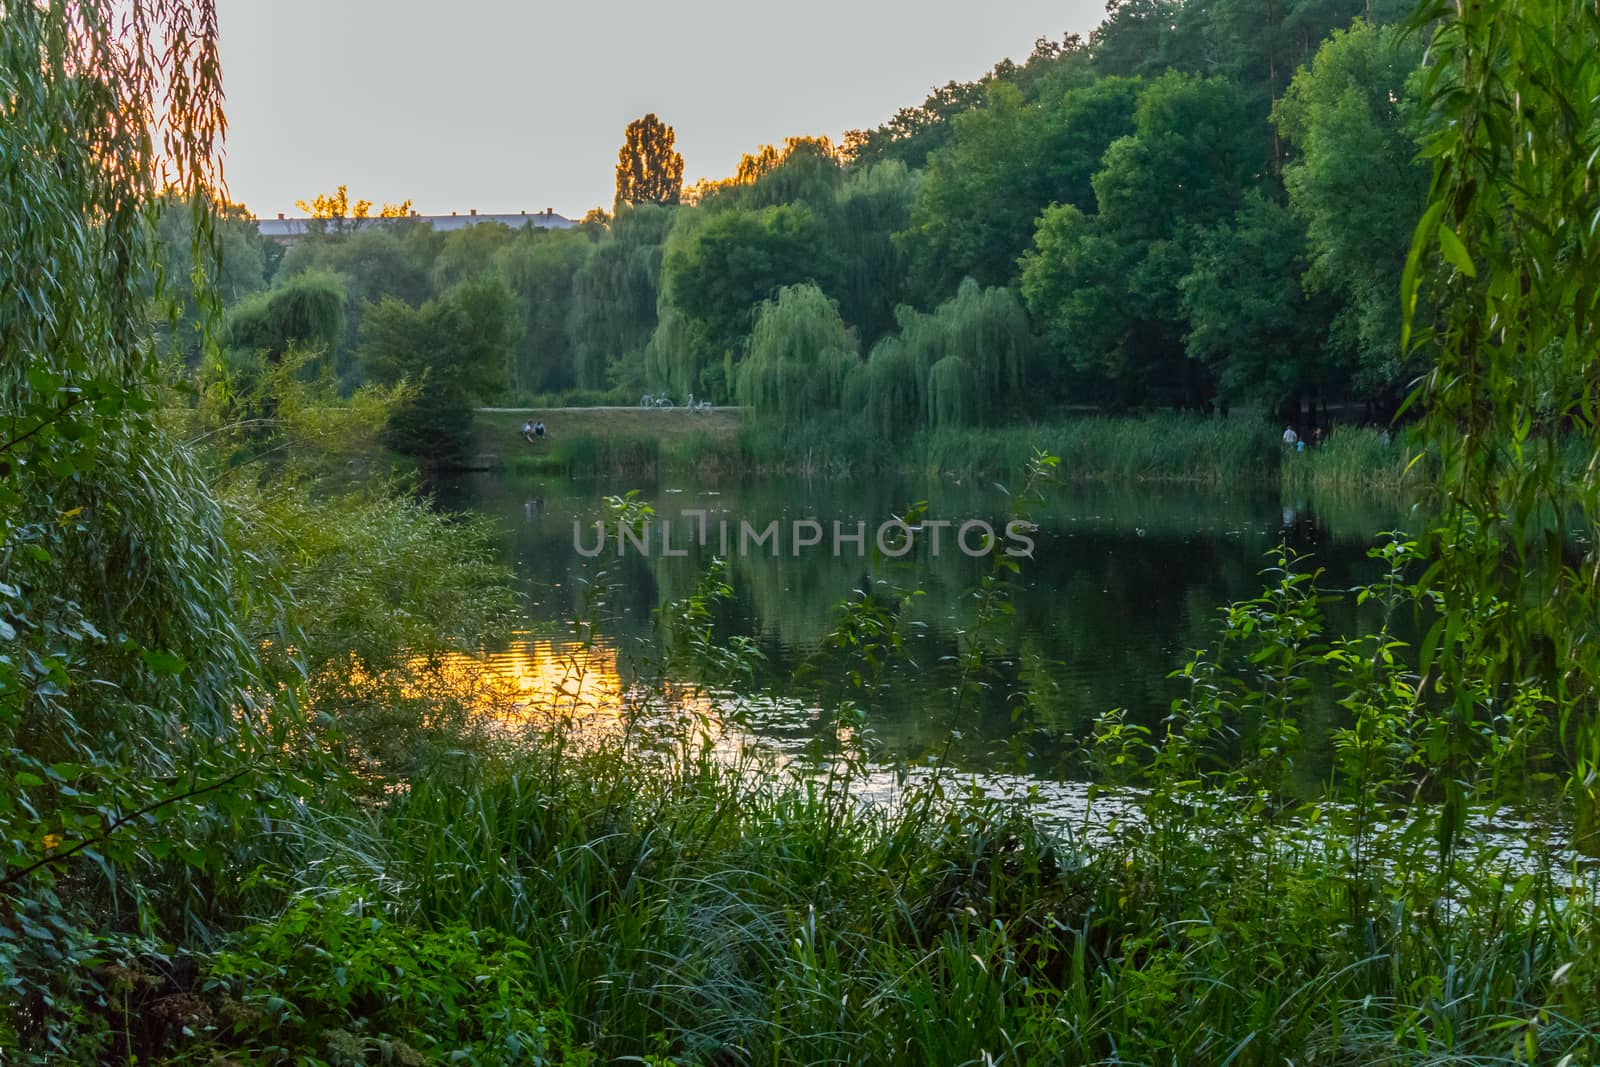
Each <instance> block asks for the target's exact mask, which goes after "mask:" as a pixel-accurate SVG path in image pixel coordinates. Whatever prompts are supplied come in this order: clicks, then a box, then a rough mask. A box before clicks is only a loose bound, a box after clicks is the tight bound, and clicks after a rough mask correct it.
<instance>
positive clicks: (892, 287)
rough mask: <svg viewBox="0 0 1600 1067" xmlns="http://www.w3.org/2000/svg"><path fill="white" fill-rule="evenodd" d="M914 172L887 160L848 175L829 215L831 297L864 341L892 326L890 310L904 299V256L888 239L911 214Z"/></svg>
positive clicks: (914, 191) (901, 164)
mask: <svg viewBox="0 0 1600 1067" xmlns="http://www.w3.org/2000/svg"><path fill="white" fill-rule="evenodd" d="M918 180H919V179H918V176H917V175H915V174H913V173H912V172H911V171H909V170H907V169H906V167H905V164H903V163H900V162H897V161H891V162H888V163H880V164H878V165H877V166H873V167H868V168H864V169H862V170H858V171H855V172H852V173H851V174H849V176H848V177H847V178H846V179H845V181H844V182H843V183H842V184H841V185H840V186H839V187H838V189H837V191H836V193H835V195H834V204H833V208H832V211H831V212H830V215H829V220H830V227H831V230H832V242H831V243H832V245H833V249H834V252H835V256H836V258H837V260H838V264H839V268H838V269H839V278H838V283H837V285H835V287H834V290H833V292H834V295H836V296H837V297H838V298H839V310H840V312H841V313H842V314H843V315H844V318H845V321H846V322H848V323H849V324H850V325H852V326H854V327H855V328H856V332H857V333H859V334H860V335H861V341H862V344H864V345H869V346H870V345H872V344H874V343H875V342H876V341H877V340H878V338H880V337H882V336H883V335H884V334H885V333H887V332H889V331H890V330H891V329H893V328H894V309H895V308H896V307H898V306H899V305H901V304H903V303H906V302H907V300H908V290H907V287H906V256H905V252H904V250H903V249H902V248H901V246H900V244H898V243H897V242H896V241H895V240H894V235H895V234H896V233H898V232H899V231H901V230H904V229H905V228H906V226H907V225H908V223H909V221H910V218H911V205H912V203H913V201H914V200H915V199H916V193H917V182H918Z"/></svg>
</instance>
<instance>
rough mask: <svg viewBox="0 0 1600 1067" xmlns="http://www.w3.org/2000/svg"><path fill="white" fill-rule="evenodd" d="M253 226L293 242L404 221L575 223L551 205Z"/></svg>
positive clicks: (462, 225)
mask: <svg viewBox="0 0 1600 1067" xmlns="http://www.w3.org/2000/svg"><path fill="white" fill-rule="evenodd" d="M255 222H256V229H257V231H258V232H259V233H260V234H261V236H263V237H265V238H267V239H268V240H269V241H276V242H278V243H279V244H281V245H285V246H288V245H293V244H296V243H298V242H299V240H300V239H301V238H302V237H304V236H306V234H308V233H318V232H321V231H323V230H334V231H342V232H345V233H354V232H355V231H357V230H365V229H371V228H373V227H376V226H394V225H400V224H405V223H423V224H426V225H428V226H430V227H432V228H433V229H435V230H439V231H441V232H445V233H448V232H450V231H451V230H463V229H466V228H467V227H468V226H476V225H478V224H479V223H481V222H498V223H499V224H500V225H502V226H509V227H511V228H512V229H513V230H517V229H521V228H522V227H524V226H537V227H538V228H539V229H541V230H567V229H571V228H572V227H574V226H576V225H578V224H577V223H576V222H574V221H572V220H571V219H569V218H567V217H566V216H565V215H557V214H556V213H555V209H554V208H545V209H544V210H543V211H535V212H532V213H531V214H530V213H529V212H526V211H519V212H517V213H516V214H495V215H488V214H485V215H480V214H478V212H477V209H476V208H474V209H473V210H471V211H469V212H467V213H466V214H465V215H462V214H459V213H457V212H454V211H452V212H450V214H448V215H406V216H404V217H400V218H387V219H385V218H365V219H308V218H286V217H284V215H283V214H282V213H280V214H279V215H278V217H277V218H275V219H256V220H255Z"/></svg>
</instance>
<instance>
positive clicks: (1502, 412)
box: [1401, 0, 1600, 1009]
mask: <svg viewBox="0 0 1600 1067" xmlns="http://www.w3.org/2000/svg"><path fill="white" fill-rule="evenodd" d="M1417 22H1418V24H1419V25H1432V26H1433V27H1434V29H1435V33H1434V36H1433V40H1432V43H1431V44H1430V45H1429V52H1430V55H1431V56H1432V62H1431V63H1430V65H1429V67H1428V68H1427V71H1426V74H1425V94H1424V99H1425V106H1426V108H1427V111H1428V112H1429V113H1431V114H1433V115H1434V116H1435V120H1436V121H1435V125H1434V126H1433V128H1432V132H1431V133H1430V135H1429V136H1428V138H1427V139H1426V140H1425V142H1424V147H1423V152H1422V155H1423V157H1424V158H1427V159H1431V160H1433V178H1432V184H1431V187H1430V190H1429V196H1428V200H1429V203H1428V207H1427V209H1426V210H1425V211H1424V213H1423V214H1422V218H1421V221H1420V222H1419V223H1418V225H1417V227H1416V229H1415V231H1414V233H1413V237H1412V244H1411V250H1410V254H1409V257H1408V260H1407V262H1406V266H1405V269H1404V272H1403V274H1402V280H1401V310H1402V314H1403V316H1404V324H1405V329H1404V332H1403V333H1402V346H1403V347H1404V346H1405V345H1406V344H1407V343H1409V344H1410V345H1411V346H1412V347H1413V348H1419V349H1422V350H1424V351H1430V352H1431V353H1432V354H1433V357H1434V366H1433V368H1432V369H1431V371H1430V372H1429V373H1428V374H1427V376H1426V377H1425V378H1424V380H1423V382H1422V385H1421V387H1420V388H1419V390H1418V391H1417V393H1416V394H1415V395H1414V396H1413V398H1412V401H1411V403H1413V404H1415V405H1416V406H1417V407H1418V408H1420V410H1421V411H1422V413H1423V416H1422V425H1423V428H1424V430H1425V432H1426V433H1427V436H1428V441H1429V444H1430V445H1431V446H1432V448H1433V449H1434V450H1435V451H1436V453H1437V463H1438V469H1439V477H1438V483H1437V492H1438V501H1437V506H1438V511H1439V516H1438V519H1437V520H1436V522H1435V525H1434V529H1433V530H1432V532H1431V534H1430V536H1429V538H1428V539H1427V541H1428V547H1429V549H1430V552H1431V554H1432V555H1433V557H1434V560H1435V562H1434V565H1433V566H1431V567H1430V568H1429V570H1428V571H1427V574H1426V576H1425V578H1424V579H1423V589H1425V591H1426V592H1427V594H1428V596H1429V597H1430V600H1431V604H1432V606H1433V608H1434V610H1435V612H1436V619H1437V621H1436V622H1435V623H1434V626H1433V629H1432V630H1431V632H1430V633H1429V635H1428V636H1427V638H1426V639H1425V640H1424V641H1423V642H1422V654H1421V659H1420V666H1421V673H1422V675H1423V677H1424V678H1425V679H1426V680H1427V682H1428V683H1429V687H1430V688H1431V689H1432V690H1434V691H1435V692H1437V693H1438V694H1439V696H1440V697H1441V698H1442V702H1443V704H1444V707H1443V710H1442V714H1441V715H1440V716H1438V719H1437V725H1436V726H1435V727H1434V728H1433V730H1432V732H1431V734H1430V736H1429V739H1428V744H1429V750H1428V751H1429V754H1430V757H1431V759H1430V763H1431V765H1432V766H1433V768H1435V774H1436V776H1437V780H1438V781H1439V783H1440V786H1441V789H1442V791H1443V794H1444V796H1443V799H1444V805H1443V811H1442V813H1441V816H1440V818H1441V826H1440V828H1439V829H1440V833H1439V839H1440V844H1441V853H1442V856H1441V858H1442V859H1449V858H1450V857H1451V856H1452V855H1453V852H1452V851H1451V848H1450V846H1451V844H1452V842H1456V841H1459V840H1460V839H1461V835H1462V833H1463V830H1464V827H1465V824H1466V820H1467V818H1468V810H1469V808H1470V807H1471V805H1472V804H1473V803H1475V802H1478V801H1481V799H1482V798H1481V797H1474V796H1473V795H1472V793H1471V792H1470V786H1469V784H1468V782H1467V780H1469V779H1470V778H1471V774H1472V770H1473V767H1474V764H1475V763H1476V761H1477V760H1478V759H1479V758H1480V757H1481V754H1482V751H1483V750H1482V745H1481V739H1482V738H1484V737H1485V736H1487V737H1491V738H1492V737H1493V736H1494V735H1495V732H1496V730H1497V729H1499V728H1501V727H1502V724H1503V722H1504V717H1505V716H1506V715H1507V711H1506V710H1505V709H1504V707H1503V706H1502V705H1503V704H1504V703H1509V702H1511V701H1521V702H1523V703H1524V704H1525V705H1526V704H1528V703H1529V702H1532V704H1533V706H1536V707H1546V708H1549V709H1550V713H1551V715H1552V717H1553V719H1554V721H1557V722H1559V727H1560V739H1561V742H1562V748H1563V750H1564V751H1563V755H1564V757H1565V758H1566V760H1568V761H1569V762H1568V764H1567V766H1568V768H1569V769H1570V771H1571V774H1570V776H1569V777H1568V779H1567V783H1566V785H1567V790H1568V793H1567V799H1568V800H1569V801H1570V802H1571V803H1572V805H1573V811H1572V815H1573V816H1574V818H1573V825H1574V826H1575V828H1576V830H1577V831H1578V838H1579V840H1578V842H1577V844H1578V845H1579V847H1580V848H1584V849H1586V850H1587V851H1589V852H1590V854H1591V855H1593V854H1600V724H1597V717H1596V716H1597V709H1600V648H1597V643H1596V617H1597V606H1600V547H1597V545H1600V536H1597V534H1600V464H1597V463H1596V462H1595V460H1594V459H1593V457H1594V456H1595V455H1596V454H1597V453H1600V407H1597V404H1596V382H1597V381H1600V215H1597V208H1596V203H1597V202H1596V184H1595V160H1596V158H1597V157H1600V12H1597V11H1596V9H1595V6H1594V4H1593V3H1592V2H1590V0H1508V2H1506V3H1499V4H1466V5H1460V6H1457V5H1456V4H1454V3H1447V2H1443V0H1430V2H1429V3H1428V4H1426V5H1425V6H1424V7H1423V9H1422V10H1421V11H1420V12H1419V13H1418V16H1417ZM1574 452H1577V453H1578V454H1581V455H1582V456H1584V457H1585V463H1584V465H1583V466H1582V467H1581V468H1574V467H1572V466H1571V464H1570V458H1569V457H1570V456H1571V455H1572V454H1573V453H1574ZM1560 862H1561V866H1565V865H1566V860H1565V859H1563V860H1562V861H1560ZM1441 867H1442V868H1443V872H1442V873H1444V874H1446V875H1448V874H1449V865H1448V864H1441ZM1450 891H1452V890H1451V889H1446V890H1444V891H1443V892H1450ZM1443 892H1440V891H1438V889H1437V887H1433V888H1432V889H1431V890H1430V893H1429V899H1437V898H1438V897H1439V896H1441V895H1443ZM1585 896H1587V893H1586V894H1585ZM1591 903H1592V898H1591ZM1589 930H1590V937H1589V938H1588V939H1587V943H1585V944H1580V945H1573V946H1571V947H1570V948H1567V947H1565V946H1564V947H1563V949H1562V951H1563V953H1570V955H1569V956H1568V957H1567V958H1569V959H1571V960H1573V961H1575V963H1576V970H1577V971H1579V972H1581V973H1577V974H1574V975H1572V976H1570V977H1569V979H1568V981H1570V982H1573V983H1574V985H1573V987H1572V988H1573V989H1574V990H1577V989H1585V990H1592V989H1593V988H1594V986H1595V983H1596V982H1597V981H1600V972H1597V965H1596V961H1597V960H1600V951H1597V949H1600V945H1597V944H1596V939H1595V937H1594V934H1593V930H1594V926H1593V923H1592V922H1591V923H1590V924H1589ZM1557 984H1559V983H1557ZM1573 996H1574V997H1576V996H1580V994H1576V993H1574V994H1573ZM1574 1003H1576V1002H1574ZM1593 1003H1594V999H1593V997H1592V996H1588V997H1586V1004H1587V1007H1588V1008H1590V1009H1592V1007H1593Z"/></svg>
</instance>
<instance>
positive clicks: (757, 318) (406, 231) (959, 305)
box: [171, 0, 1428, 452]
mask: <svg viewBox="0 0 1600 1067" xmlns="http://www.w3.org/2000/svg"><path fill="white" fill-rule="evenodd" d="M1397 13H1398V8H1394V7H1393V5H1385V4H1383V3H1376V4H1375V3H1368V2H1365V0H1302V2H1298V3H1292V2H1291V3H1269V4H1259V3H1244V2H1243V0H1122V2H1117V3H1113V4H1112V5H1111V6H1110V8H1109V9H1108V17H1107V19H1106V21H1105V22H1104V23H1103V24H1102V25H1101V26H1100V27H1099V28H1098V29H1097V30H1095V31H1094V32H1093V33H1092V34H1091V35H1090V36H1089V37H1088V39H1087V40H1084V39H1081V38H1078V37H1075V36H1074V37H1068V38H1066V39H1065V40H1063V41H1060V42H1055V41H1048V40H1041V41H1040V42H1039V43H1038V45H1037V46H1036V48H1035V50H1034V52H1033V54H1032V55H1031V56H1030V57H1029V58H1028V59H1027V61H1026V62H1023V63H1020V64H1019V63H1013V62H1010V61H1007V62H1002V63H1001V64H999V65H998V66H996V67H995V68H994V69H993V70H992V71H991V72H990V73H989V74H988V75H986V76H985V77H983V78H981V79H979V80H978V81H977V82H973V83H954V82H952V83H950V84H949V85H946V86H944V87H942V88H940V89H937V90H935V91H934V92H933V93H932V94H931V95H930V96H929V97H928V98H927V100H926V101H924V102H923V103H922V104H921V105H918V106H916V107H910V108H906V109H902V110H901V111H900V112H899V113H897V114H896V115H895V116H893V117H892V118H891V119H890V120H889V121H887V122H885V123H884V124H883V125H881V126H879V127H877V128H876V129H872V130H864V131H853V132H851V133H850V134H848V135H847V136H846V137H845V139H844V142H843V144H842V145H834V144H832V143H831V142H829V141H828V140H827V139H826V138H817V137H796V138H791V139H789V140H788V141H787V142H785V143H784V144H783V145H782V146H765V147H764V148H762V149H760V150H758V151H757V152H754V153H752V154H750V155H747V156H746V157H745V158H744V160H743V161H742V162H741V164H740V166H739V167H738V169H737V172H736V173H735V174H734V175H732V176H730V177H729V178H727V179H725V180H721V181H702V182H700V183H697V184H695V185H691V186H688V187H685V186H684V185H683V180H682V175H683V159H682V157H681V156H680V155H678V154H677V152H676V151H675V149H674V146H673V130H672V128H671V127H670V126H667V125H666V124H665V123H663V122H662V121H661V120H660V119H658V118H657V117H656V116H655V115H647V116H645V117H644V118H642V119H640V120H639V121H637V122H635V123H632V124H631V125H630V126H629V127H628V130H627V131H626V139H625V143H624V145H623V147H622V150H621V152H620V153H619V161H618V166H617V172H616V177H617V198H616V201H615V203H614V204H613V206H612V210H611V211H610V212H605V211H600V210H598V209H597V210H596V211H593V212H590V214H589V216H588V217H587V218H586V219H585V221H584V222H583V223H582V224H581V225H579V226H577V227H575V228H573V229H570V230H548V231H547V230H539V229H536V228H531V227H529V228H525V229H523V230H521V231H513V230H511V229H508V228H506V227H502V226H497V225H490V224H480V225H477V226H474V227H471V228H468V229H464V230H461V231H458V232H454V233H450V234H439V233H434V232H433V231H432V230H431V229H429V228H428V227H426V226H425V225H419V224H407V223H405V222H403V221H402V222H399V223H390V224H386V225H382V226H366V227H363V226H355V227H335V228H330V230H329V232H327V233H323V234H313V235H311V236H309V237H307V238H306V239H305V240H304V241H303V242H302V243H301V244H299V245H298V246H296V247H294V248H292V249H290V250H288V251H287V253H286V254H282V255H281V261H278V262H274V261H273V257H272V253H274V252H275V251H276V250H271V249H264V248H263V247H262V246H261V244H260V242H259V241H258V240H257V241H256V242H255V246H254V247H252V245H251V241H252V238H251V235H250V233H249V225H248V222H247V221H245V220H244V218H243V217H242V213H240V214H238V215H236V216H234V217H230V218H225V219H224V220H223V222H222V229H223V230H224V232H225V233H228V232H230V231H232V234H233V235H232V236H231V237H230V238H228V240H227V241H226V242H225V249H224V257H223V262H224V267H223V268H222V269H223V272H224V274H225V275H227V276H226V277H224V278H223V279H221V281H222V283H223V284H222V289H223V292H224V295H225V297H227V298H229V299H230V300H231V301H232V302H231V305H230V307H229V311H228V317H227V331H226V334H225V336H226V338H227V349H228V350H227V353H226V355H225V358H224V359H223V360H222V361H221V365H222V366H224V367H226V368H229V373H234V374H237V373H253V371H252V370H251V368H252V367H255V366H256V365H257V364H259V362H260V361H261V360H262V359H267V360H271V359H274V358H276V357H275V355H274V353H278V352H280V351H281V350H283V349H285V348H287V347H288V346H290V345H298V346H300V347H305V348H311V347H314V348H316V349H317V350H319V351H320V352H321V353H323V355H322V356H321V357H320V358H321V361H322V363H323V364H325V368H324V369H325V370H326V371H327V373H330V374H332V375H333V376H335V377H336V378H337V379H338V380H339V381H340V382H341V383H343V385H344V386H345V387H346V388H347V389H354V388H356V387H358V386H360V385H361V384H362V383H365V382H369V381H371V382H380V383H385V384H392V383H393V382H395V381H397V380H400V379H408V380H412V381H422V380H425V381H426V382H427V384H426V385H425V386H424V387H423V389H422V391H421V394H420V395H419V397H418V399H417V400H416V404H417V405H418V408H419V411H421V412H424V413H426V415H427V417H426V418H424V419H423V422H425V423H427V429H426V432H425V433H423V438H425V439H426V440H427V441H428V442H431V445H430V447H431V448H432V450H433V451H434V452H438V451H439V450H440V449H441V448H444V449H448V448H453V447H457V446H458V445H459V444H460V443H461V441H462V440H464V435H465V432H466V431H465V426H464V422H463V419H464V418H465V417H466V415H467V413H469V411H470V406H471V405H472V404H473V403H480V402H487V403H508V404H509V403H516V402H527V401H530V400H531V399H532V398H535V397H539V398H542V399H548V398H549V397H550V396H551V395H552V394H562V393H565V394H571V393H573V392H574V391H582V392H583V393H585V394H588V397H589V398H590V399H594V400H612V401H619V400H620V401H626V400H627V399H628V398H630V397H631V398H637V396H638V395H639V394H640V393H641V392H644V391H666V392H669V393H672V394H675V395H677V396H678V397H680V398H681V397H682V396H683V395H685V394H689V393H693V394H695V395H697V396H701V397H710V398H713V399H715V400H718V401H722V402H738V403H742V404H747V405H750V406H752V407H754V408H756V409H757V410H759V411H764V412H768V413H770V414H772V415H774V416H778V417H782V418H786V419H787V418H801V419H809V418H816V417H820V416H823V415H826V414H828V413H834V412H840V413H846V414H849V415H851V416H852V417H856V416H860V417H863V418H865V419H867V420H869V421H870V422H871V424H873V425H874V426H876V427H879V428H880V429H881V430H882V432H884V433H886V434H893V433H898V432H902V431H905V430H908V429H913V428H916V427H924V426H939V425H947V424H962V425H970V424H992V423H997V422H1002V421H1005V420H1008V419H1013V418H1017V417H1023V416H1037V415H1045V414H1049V413H1051V412H1053V411H1056V410H1059V409H1062V408H1065V407H1077V406H1085V405H1087V406H1094V407H1098V408H1101V409H1106V410H1132V409H1141V408H1159V407H1178V408H1184V409H1189V410H1198V411H1211V410H1216V409H1221V410H1224V411H1226V410H1227V409H1228V408H1230V407H1233V406H1249V407H1252V408H1260V409H1266V410H1270V411H1275V412H1278V413H1280V414H1282V415H1283V416H1284V417H1300V415H1299V413H1301V412H1303V411H1305V410H1306V409H1307V408H1308V407H1310V406H1313V405H1318V404H1329V403H1343V404H1345V405H1346V406H1347V408H1348V407H1350V406H1352V405H1353V406H1354V407H1355V408H1356V409H1357V410H1360V411H1362V412H1364V413H1365V414H1366V415H1367V416H1368V417H1372V418H1386V417H1388V416H1389V415H1391V414H1392V413H1393V411H1394V409H1395V407H1396V406H1397V404H1398V400H1399V398H1400V397H1401V396H1403V395H1404V392H1405V390H1406V387H1407V385H1408V383H1409V382H1410V381H1411V380H1412V379H1413V378H1414V377H1415V374H1416V371H1417V368H1418V365H1419V364H1418V357H1417V355H1416V354H1413V355H1412V356H1411V357H1407V356H1405V355H1403V354H1402V352H1401V349H1400V344H1399V334H1400V330H1399V320H1398V304H1397V301H1396V300H1395V293H1396V292H1398V287H1399V283H1400V274H1401V270H1402V268H1403V265H1404V261H1405V256H1406V251H1407V241H1408V235H1409V234H1410V233H1411V230H1412V228H1413V226H1414V224H1415V221H1416V219H1417V217H1418V216H1419V215H1420V212H1421V207H1422V204H1423V202H1424V199H1425V195H1426V186H1427V176H1428V168H1427V166H1426V164H1425V163H1424V162H1420V161H1419V160H1418V158H1417V155H1418V153H1417V142H1418V138H1419V137H1420V136H1422V134H1423V132H1424V131H1425V129H1426V125H1427V124H1426V121H1425V120H1426V116H1425V115H1424V114H1422V108H1421V106H1420V104H1419V92H1418V90H1417V88H1416V85H1417V82H1418V78H1419V77H1420V68H1421V67H1422V56H1423V46H1424V44H1425V43H1426V42H1425V40H1424V36H1423V35H1422V34H1420V33H1417V32H1416V31H1409V32H1408V31H1405V30H1403V28H1402V27H1400V26H1398V25H1396V24H1395V23H1394V21H1393V19H1392V17H1391V16H1393V15H1395V14H1397ZM339 195H340V196H341V197H342V196H343V195H344V194H343V190H341V191H340V194H339ZM323 199H330V198H323ZM174 214H178V215H181V213H174ZM178 246H181V242H173V243H172V244H171V247H178ZM241 264H242V265H243V266H240V265H241ZM173 269H182V265H181V264H180V265H176V266H175V267H174V268H173ZM235 274H237V275H238V276H237V277H235ZM441 415H443V416H446V417H445V418H444V419H443V421H444V423H447V424H448V428H450V432H447V433H443V434H441V433H440V427H439V424H440V421H441ZM396 440H397V443H400V444H401V445H402V446H405V445H406V443H407V434H405V433H403V432H399V433H397V436H396ZM420 443H422V442H420V441H411V442H410V444H411V446H412V447H411V448H410V450H412V451H416V450H417V448H418V447H419V445H420Z"/></svg>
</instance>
